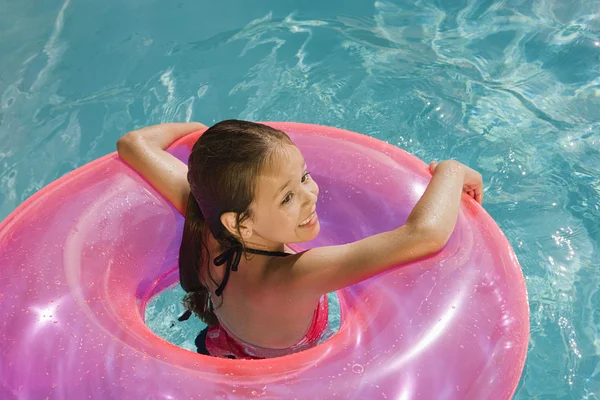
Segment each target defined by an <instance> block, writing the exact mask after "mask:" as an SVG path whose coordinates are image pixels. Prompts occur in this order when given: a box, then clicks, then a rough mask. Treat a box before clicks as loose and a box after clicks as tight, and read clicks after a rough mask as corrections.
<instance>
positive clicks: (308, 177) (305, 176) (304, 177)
mask: <svg viewBox="0 0 600 400" xmlns="http://www.w3.org/2000/svg"><path fill="white" fill-rule="evenodd" d="M309 179H310V172H305V173H304V175H302V180H301V181H302V183H306V182H308V180H309Z"/></svg>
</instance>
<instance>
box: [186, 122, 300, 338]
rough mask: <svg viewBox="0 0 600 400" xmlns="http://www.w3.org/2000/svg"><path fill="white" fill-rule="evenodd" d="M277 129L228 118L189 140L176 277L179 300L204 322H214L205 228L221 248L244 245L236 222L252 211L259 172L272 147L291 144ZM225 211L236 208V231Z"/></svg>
mask: <svg viewBox="0 0 600 400" xmlns="http://www.w3.org/2000/svg"><path fill="white" fill-rule="evenodd" d="M291 144H292V141H291V140H290V138H289V137H288V136H287V135H286V134H285V133H284V132H282V131H279V130H277V129H273V128H271V127H268V126H266V125H263V124H257V123H254V122H247V121H238V120H227V121H222V122H219V123H217V124H216V125H214V126H212V127H210V128H209V129H208V130H207V131H206V132H204V133H203V134H202V135H201V136H200V138H199V139H198V141H197V142H196V143H195V144H194V147H193V148H192V152H191V154H190V157H189V160H188V175H187V179H188V182H189V184H190V189H191V192H190V196H189V198H188V203H187V207H186V211H185V223H184V226H183V237H182V239H181V247H180V249H179V277H180V282H181V287H182V288H183V290H185V291H186V295H185V297H184V299H183V303H184V306H185V307H186V308H187V309H188V310H189V311H191V312H193V313H194V314H196V315H197V316H198V317H200V319H202V321H204V322H205V323H206V324H208V325H209V326H211V325H216V324H217V323H218V321H217V318H216V315H215V314H214V308H213V304H212V302H211V301H210V291H209V290H210V289H209V288H208V285H207V282H206V279H207V278H208V279H211V280H212V282H213V283H214V284H215V285H218V284H217V282H216V281H215V280H214V278H213V277H212V275H211V274H210V268H209V265H210V260H211V255H210V253H209V251H208V246H207V244H206V243H207V239H208V236H207V235H209V234H212V235H213V237H214V238H215V239H216V240H217V242H218V243H219V244H220V246H221V248H222V251H226V250H227V249H229V248H231V247H233V246H242V247H244V243H243V241H240V240H239V238H238V237H241V232H240V228H239V227H240V224H241V223H243V222H244V221H245V220H246V219H248V218H251V217H252V213H251V210H250V209H249V207H250V204H251V203H252V201H253V200H254V197H255V196H254V195H255V190H256V182H257V178H258V176H259V174H260V173H261V171H262V170H263V168H264V167H265V166H266V165H267V163H268V162H269V161H270V160H271V157H272V155H273V154H274V153H275V152H276V150H277V149H279V148H281V147H282V146H285V145H291ZM226 212H234V213H236V214H237V221H236V226H237V229H238V232H237V233H238V237H236V236H235V235H232V234H231V233H230V232H229V231H228V230H227V229H226V228H225V227H224V226H223V224H222V223H221V215H222V214H223V213H226Z"/></svg>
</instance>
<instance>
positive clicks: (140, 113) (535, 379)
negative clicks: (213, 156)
mask: <svg viewBox="0 0 600 400" xmlns="http://www.w3.org/2000/svg"><path fill="white" fill-rule="evenodd" d="M248 4H249V2H247V1H243V0H235V1H219V2H191V1H187V2H183V1H176V2H159V1H151V0H139V1H135V2H134V1H114V0H107V1H104V2H76V1H73V0H65V1H54V0H48V1H45V2H36V1H31V0H23V1H10V0H0V9H1V10H2V13H0V54H1V55H2V56H1V57H0V95H1V97H0V218H4V217H6V216H7V215H8V214H9V213H10V212H11V211H12V210H13V209H14V208H15V207H16V206H18V205H19V204H20V203H21V202H22V201H23V200H24V199H26V198H27V197H28V196H30V195H31V194H32V193H34V192H35V191H37V190H39V189H40V188H41V187H43V186H44V185H46V184H48V183H49V182H51V181H52V180H54V179H56V178H58V177H60V176H62V175H63V174H65V173H67V172H69V171H71V170H73V169H74V168H77V167H78V166H81V165H83V164H85V163H87V162H89V161H91V160H93V159H95V158H97V157H100V156H102V155H104V154H106V153H108V152H111V151H113V150H114V148H115V142H116V140H117V139H118V138H119V136H120V135H122V134H123V133H125V132H126V131H128V130H131V129H134V128H138V127H141V126H145V125H149V124H154V123H159V122H166V121H184V120H198V121H203V122H205V123H207V124H210V123H212V122H215V121H219V120H221V119H225V118H234V117H235V118H245V119H252V120H284V121H302V122H310V123H318V124H324V125H333V126H339V127H342V128H346V129H350V130H353V131H357V132H363V133H366V134H369V135H372V136H375V137H377V138H379V139H383V140H386V141H388V142H390V143H392V144H395V145H398V146H400V147H402V148H404V149H406V150H408V151H410V152H412V153H414V154H416V155H417V156H419V157H421V158H422V159H424V160H426V161H428V160H430V159H444V158H450V157H451V158H456V159H458V160H460V161H463V162H465V163H467V164H469V165H471V166H473V167H476V168H478V169H479V170H480V171H481V172H482V173H483V175H484V179H485V185H486V198H485V207H486V209H487V210H488V212H489V213H490V214H491V215H492V216H493V217H494V218H495V219H496V221H497V222H498V224H499V225H500V227H501V228H502V229H503V230H504V232H505V233H506V235H507V237H508V239H509V240H510V242H511V243H512V245H513V247H514V248H515V251H516V253H517V256H518V257H519V260H520V262H521V265H522V267H523V270H524V273H525V276H526V283H527V287H528V291H529V300H530V306H531V340H530V347H529V353H528V358H527V363H526V365H525V369H524V372H523V376H522V378H521V382H520V385H519V387H518V389H517V392H516V395H515V398H517V399H530V398H538V399H582V398H583V399H597V398H600V253H599V246H600V200H599V199H600V133H599V132H600V3H599V2H597V1H593V0H582V1H578V2H575V1H561V0H533V1H525V0H520V1H517V0H514V1H509V0H505V1H501V0H495V1H485V0H481V1H474V0H471V1H466V0H465V1H458V0H457V1H449V0H424V1H394V2H387V1H375V2H373V1H370V2H367V1H358V0H356V1H348V0H346V1H338V0H331V1H326V2H325V1H321V2H318V1H314V0H307V1H291V0H290V1H288V0H278V1H274V0H271V1H267V0H261V1H256V2H253V3H252V4H253V6H252V7H250V6H249V5H248Z"/></svg>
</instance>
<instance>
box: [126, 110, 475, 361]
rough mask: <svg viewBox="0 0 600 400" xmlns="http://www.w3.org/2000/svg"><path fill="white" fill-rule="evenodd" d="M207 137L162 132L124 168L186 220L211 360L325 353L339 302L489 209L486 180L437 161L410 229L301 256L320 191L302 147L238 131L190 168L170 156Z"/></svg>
mask: <svg viewBox="0 0 600 400" xmlns="http://www.w3.org/2000/svg"><path fill="white" fill-rule="evenodd" d="M205 128H206V127H205V126H204V125H202V124H199V123H182V124H162V125H156V126H151V127H147V128H143V129H140V130H138V131H133V132H130V133H128V134H126V135H125V136H123V137H122V138H121V139H119V141H118V143H117V149H118V152H119V155H120V156H121V158H122V159H123V160H124V161H125V162H127V163H128V164H129V165H131V167H133V168H134V169H135V170H136V171H138V172H139V173H140V174H141V175H142V176H143V177H144V178H145V179H146V180H148V181H149V182H150V183H151V184H152V185H153V186H154V187H155V188H156V189H157V190H158V191H159V192H160V193H161V194H162V195H163V196H164V197H166V198H167V200H169V201H170V202H171V203H172V204H173V205H174V206H175V207H176V208H177V209H178V210H179V212H181V213H182V214H183V215H185V225H184V228H183V238H182V242H181V248H180V253H179V274H180V279H181V286H182V287H183V289H184V290H185V291H186V292H187V294H186V296H185V298H184V304H185V305H186V307H187V308H188V310H190V311H191V312H193V313H195V314H196V315H198V316H199V317H200V318H201V319H202V320H203V321H204V322H206V323H207V325H208V326H209V327H208V330H207V331H204V332H203V333H202V334H201V335H200V336H199V337H198V339H197V341H196V343H197V345H198V348H199V352H201V353H204V354H210V355H213V356H217V357H230V358H246V359H252V358H268V357H277V356H281V355H285V354H290V353H293V352H297V351H300V350H303V349H306V348H309V347H311V346H314V345H315V344H316V343H318V341H319V339H320V338H321V336H322V334H323V333H324V331H325V330H326V328H327V299H326V294H327V293H328V292H332V291H335V290H338V289H341V288H343V287H345V286H349V285H352V284H354V283H357V282H359V281H362V280H364V279H367V278H370V277H372V276H373V275H376V274H378V273H380V272H383V271H385V270H386V269H388V268H390V267H393V266H397V265H400V264H403V263H407V262H409V261H413V260H416V259H419V258H422V257H425V256H428V255H431V254H433V253H436V252H438V251H439V250H441V249H442V248H443V247H444V246H445V244H446V242H447V241H448V238H449V237H450V234H451V233H452V231H453V229H454V226H455V224H456V220H457V217H458V209H459V205H460V198H461V193H462V192H466V193H467V194H468V195H469V196H471V197H473V198H475V199H476V200H477V201H478V202H479V203H481V201H482V198H483V186H482V179H481V175H480V174H479V173H478V172H476V171H474V170H472V169H470V168H468V167H466V166H465V165H463V164H460V163H459V162H457V161H451V160H450V161H442V162H440V163H439V164H438V163H435V162H432V163H431V164H430V170H431V172H432V174H433V178H432V179H431V182H430V183H429V185H428V187H427V189H426V190H425V193H424V194H423V196H422V197H421V199H420V200H419V202H418V203H417V204H416V206H415V207H414V209H413V210H412V212H411V214H410V216H409V217H408V220H407V221H406V223H405V224H404V225H402V226H400V227H398V228H397V229H395V230H393V231H389V232H383V233H380V234H377V235H374V236H371V237H368V238H365V239H362V240H359V241H356V242H353V243H348V244H344V245H339V246H328V247H321V248H315V249H311V250H308V251H304V252H301V253H297V254H294V252H293V251H291V250H290V249H289V248H288V247H286V243H299V242H307V241H309V240H312V239H314V238H315V236H317V234H318V233H319V217H318V214H317V199H318V195H319V187H318V186H317V183H316V182H315V181H314V180H313V179H312V178H311V176H310V173H309V172H308V171H307V166H306V164H305V162H304V158H303V157H302V154H301V153H300V151H299V150H298V148H297V147H296V146H294V144H293V143H292V141H291V140H290V138H289V137H288V136H287V135H286V134H285V133H284V132H281V131H278V130H276V129H272V128H270V127H268V126H265V125H262V124H256V123H252V122H246V121H236V120H231V121H222V122H219V123H218V124H216V125H214V126H212V127H211V128H209V129H208V130H207V131H206V132H205V133H204V134H203V135H202V136H200V138H199V139H198V141H197V142H196V144H195V145H194V147H193V149H192V152H191V154H190V157H189V163H188V166H186V165H185V164H184V163H182V162H181V161H179V160H178V159H177V158H175V157H174V156H172V155H170V154H169V153H167V152H166V151H165V149H166V148H167V147H168V146H169V145H170V144H171V143H172V142H174V141H175V140H177V139H178V138H180V137H182V136H185V135H187V134H189V133H191V132H194V131H198V130H201V129H205ZM349 223H351V221H349Z"/></svg>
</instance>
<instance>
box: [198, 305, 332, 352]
mask: <svg viewBox="0 0 600 400" xmlns="http://www.w3.org/2000/svg"><path fill="white" fill-rule="evenodd" d="M327 308H328V306H327V295H323V296H321V299H320V300H319V305H318V306H317V309H316V310H315V313H314V314H313V319H312V322H311V324H310V326H309V327H308V330H307V331H306V334H305V335H304V337H303V338H302V339H301V340H300V341H299V342H298V343H296V344H294V345H292V346H290V347H288V348H285V349H273V348H268V347H260V346H256V345H253V344H250V343H247V342H245V341H243V340H242V339H240V338H237V337H236V336H235V335H234V334H233V333H232V332H231V331H230V330H229V329H227V328H226V327H225V325H224V324H219V325H217V326H211V327H209V328H208V333H207V334H206V350H208V352H209V353H210V355H211V356H214V357H223V358H236V359H250V360H251V359H260V358H272V357H281V356H284V355H287V354H291V353H296V352H298V351H302V350H306V349H309V348H311V347H313V346H315V345H316V344H318V343H319V341H320V339H321V338H322V337H323V334H324V333H325V332H326V331H327V328H328V309H327Z"/></svg>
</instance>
